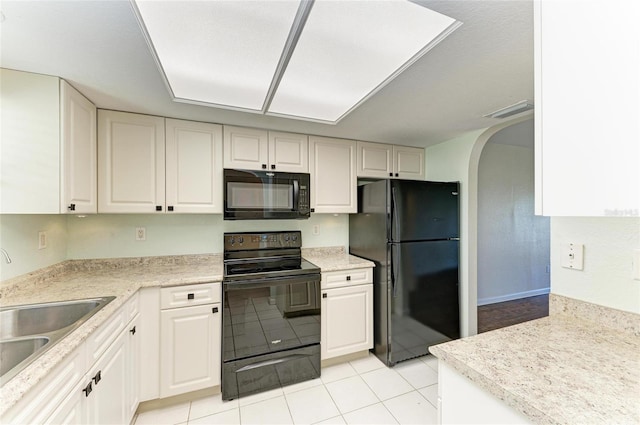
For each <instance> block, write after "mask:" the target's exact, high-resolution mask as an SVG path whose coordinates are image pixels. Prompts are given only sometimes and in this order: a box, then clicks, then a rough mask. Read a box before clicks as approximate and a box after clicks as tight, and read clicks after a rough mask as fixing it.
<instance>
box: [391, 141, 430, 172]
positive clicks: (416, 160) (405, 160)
mask: <svg viewBox="0 0 640 425" xmlns="http://www.w3.org/2000/svg"><path fill="white" fill-rule="evenodd" d="M393 169H394V172H393V173H394V174H393V176H394V177H397V178H399V179H406V180H424V177H425V168H424V149H423V148H412V147H409V146H394V147H393Z"/></svg>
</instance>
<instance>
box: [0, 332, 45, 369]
mask: <svg viewBox="0 0 640 425" xmlns="http://www.w3.org/2000/svg"><path fill="white" fill-rule="evenodd" d="M48 342H49V338H47V337H45V336H36V337H27V338H20V339H13V340H10V341H0V375H4V374H5V373H7V372H9V371H10V370H11V369H13V368H14V367H16V366H17V365H19V364H20V363H21V362H23V361H24V360H25V359H28V358H29V357H30V356H32V355H33V354H35V353H36V352H37V351H38V350H39V349H41V348H42V347H44V346H45V345H46V344H47V343H48Z"/></svg>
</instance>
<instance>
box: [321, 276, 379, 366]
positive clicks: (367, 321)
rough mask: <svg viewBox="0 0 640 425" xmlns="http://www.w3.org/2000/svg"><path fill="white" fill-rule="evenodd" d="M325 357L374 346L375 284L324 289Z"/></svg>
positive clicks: (322, 331)
mask: <svg viewBox="0 0 640 425" xmlns="http://www.w3.org/2000/svg"><path fill="white" fill-rule="evenodd" d="M321 324H322V328H321V358H322V360H326V359H330V358H332V357H337V356H343V355H345V354H351V353H356V352H358V351H362V350H369V349H371V348H373V285H372V284H367V285H358V286H349V287H345V288H335V289H327V290H323V291H322V321H321Z"/></svg>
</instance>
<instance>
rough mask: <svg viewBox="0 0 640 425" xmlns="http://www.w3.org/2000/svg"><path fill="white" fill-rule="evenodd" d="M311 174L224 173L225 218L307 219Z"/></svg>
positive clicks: (309, 209) (274, 172) (247, 171)
mask: <svg viewBox="0 0 640 425" xmlns="http://www.w3.org/2000/svg"><path fill="white" fill-rule="evenodd" d="M309 181H310V178H309V174H306V173H281V172H276V171H253V170H232V169H225V170H224V219H225V220H260V219H307V218H309V215H310V213H311V208H310V201H309V200H310V194H309Z"/></svg>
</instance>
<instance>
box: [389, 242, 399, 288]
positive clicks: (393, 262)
mask: <svg viewBox="0 0 640 425" xmlns="http://www.w3.org/2000/svg"><path fill="white" fill-rule="evenodd" d="M397 249H398V245H397V244H391V292H392V294H393V297H394V298H395V297H396V288H397V285H396V276H397V275H398V273H397V270H396V267H398V263H399V262H400V260H399V258H398V257H399V256H398V255H394V254H397V252H396V250H397ZM394 257H395V258H394Z"/></svg>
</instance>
